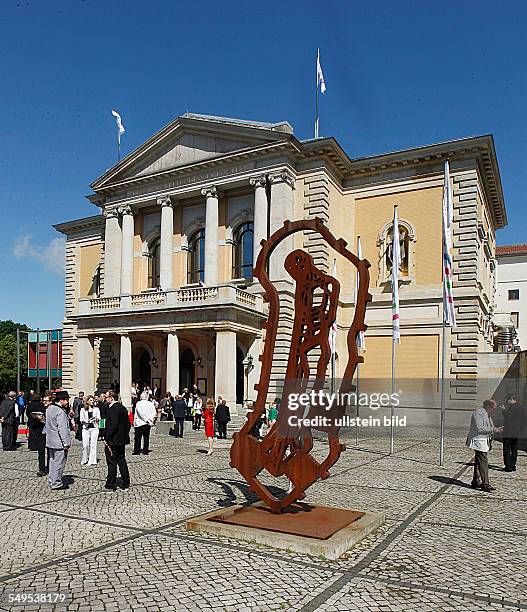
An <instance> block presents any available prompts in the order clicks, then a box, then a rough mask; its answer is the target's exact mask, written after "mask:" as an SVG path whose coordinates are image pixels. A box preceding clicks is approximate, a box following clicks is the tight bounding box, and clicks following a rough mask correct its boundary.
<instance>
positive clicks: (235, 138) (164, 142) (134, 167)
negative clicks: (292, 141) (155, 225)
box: [92, 115, 292, 190]
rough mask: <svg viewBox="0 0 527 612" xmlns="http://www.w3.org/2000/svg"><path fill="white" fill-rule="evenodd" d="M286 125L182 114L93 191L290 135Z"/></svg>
mask: <svg viewBox="0 0 527 612" xmlns="http://www.w3.org/2000/svg"><path fill="white" fill-rule="evenodd" d="M291 134H292V130H291V128H290V126H289V125H288V124H287V123H280V124H266V123H258V122H250V121H241V120H236V119H223V118H220V117H218V118H215V117H210V118H208V117H206V116H203V115H183V116H182V117H178V118H177V119H175V120H174V121H173V122H172V123H170V124H169V125H167V126H166V127H165V128H163V129H162V130H161V131H160V132H158V133H157V134H155V135H154V136H152V138H150V139H149V140H147V141H146V142H145V143H143V144H142V145H141V146H140V147H138V148H137V149H136V150H135V151H133V152H132V153H130V154H129V155H128V156H127V157H125V158H124V159H123V160H121V161H120V162H119V163H118V164H117V165H115V166H114V167H113V168H110V170H108V171H107V172H106V173H105V174H104V175H103V176H101V177H100V178H99V179H97V180H96V181H95V182H94V183H93V184H92V188H93V189H95V190H97V189H100V188H103V187H109V186H110V185H111V184H113V183H119V182H121V181H126V180H129V179H132V178H141V177H145V176H149V175H153V174H156V173H158V172H163V171H167V170H171V169H176V168H178V167H182V166H188V165H191V164H194V163H197V162H201V161H206V160H208V159H212V158H214V157H219V156H222V155H226V154H229V153H232V152H235V151H241V150H244V149H248V148H252V147H256V146H259V145H262V144H265V143H271V142H276V141H277V140H284V139H287V138H289V137H290V136H291Z"/></svg>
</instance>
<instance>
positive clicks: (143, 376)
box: [139, 350, 152, 388]
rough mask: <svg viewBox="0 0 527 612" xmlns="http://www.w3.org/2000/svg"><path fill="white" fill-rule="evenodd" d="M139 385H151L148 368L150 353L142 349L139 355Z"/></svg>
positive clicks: (150, 372)
mask: <svg viewBox="0 0 527 612" xmlns="http://www.w3.org/2000/svg"><path fill="white" fill-rule="evenodd" d="M139 385H140V386H141V387H144V386H146V385H148V386H149V387H150V388H151V387H152V370H151V368H150V353H149V352H148V351H146V350H145V351H143V352H142V353H141V355H140V357H139Z"/></svg>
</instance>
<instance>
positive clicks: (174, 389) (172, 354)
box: [166, 332, 179, 397]
mask: <svg viewBox="0 0 527 612" xmlns="http://www.w3.org/2000/svg"><path fill="white" fill-rule="evenodd" d="M166 388H167V391H170V393H172V397H174V396H175V395H176V393H179V338H178V336H177V333H176V332H170V333H169V334H168V336H167V384H166Z"/></svg>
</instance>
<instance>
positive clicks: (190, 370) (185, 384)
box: [179, 348, 194, 389]
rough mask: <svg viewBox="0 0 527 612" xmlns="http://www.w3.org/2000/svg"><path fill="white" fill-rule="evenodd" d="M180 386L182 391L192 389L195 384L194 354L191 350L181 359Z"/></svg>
mask: <svg viewBox="0 0 527 612" xmlns="http://www.w3.org/2000/svg"><path fill="white" fill-rule="evenodd" d="M179 384H180V386H181V389H185V388H187V389H191V388H192V385H193V384H194V353H193V352H192V350H191V349H189V348H187V349H185V350H184V351H183V352H182V353H181V357H180V358H179Z"/></svg>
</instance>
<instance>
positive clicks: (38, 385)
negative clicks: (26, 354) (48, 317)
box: [36, 327, 40, 395]
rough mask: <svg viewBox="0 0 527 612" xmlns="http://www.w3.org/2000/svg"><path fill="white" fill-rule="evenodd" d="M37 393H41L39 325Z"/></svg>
mask: <svg viewBox="0 0 527 612" xmlns="http://www.w3.org/2000/svg"><path fill="white" fill-rule="evenodd" d="M36 353H37V395H40V329H39V328H38V327H37V351H36Z"/></svg>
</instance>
